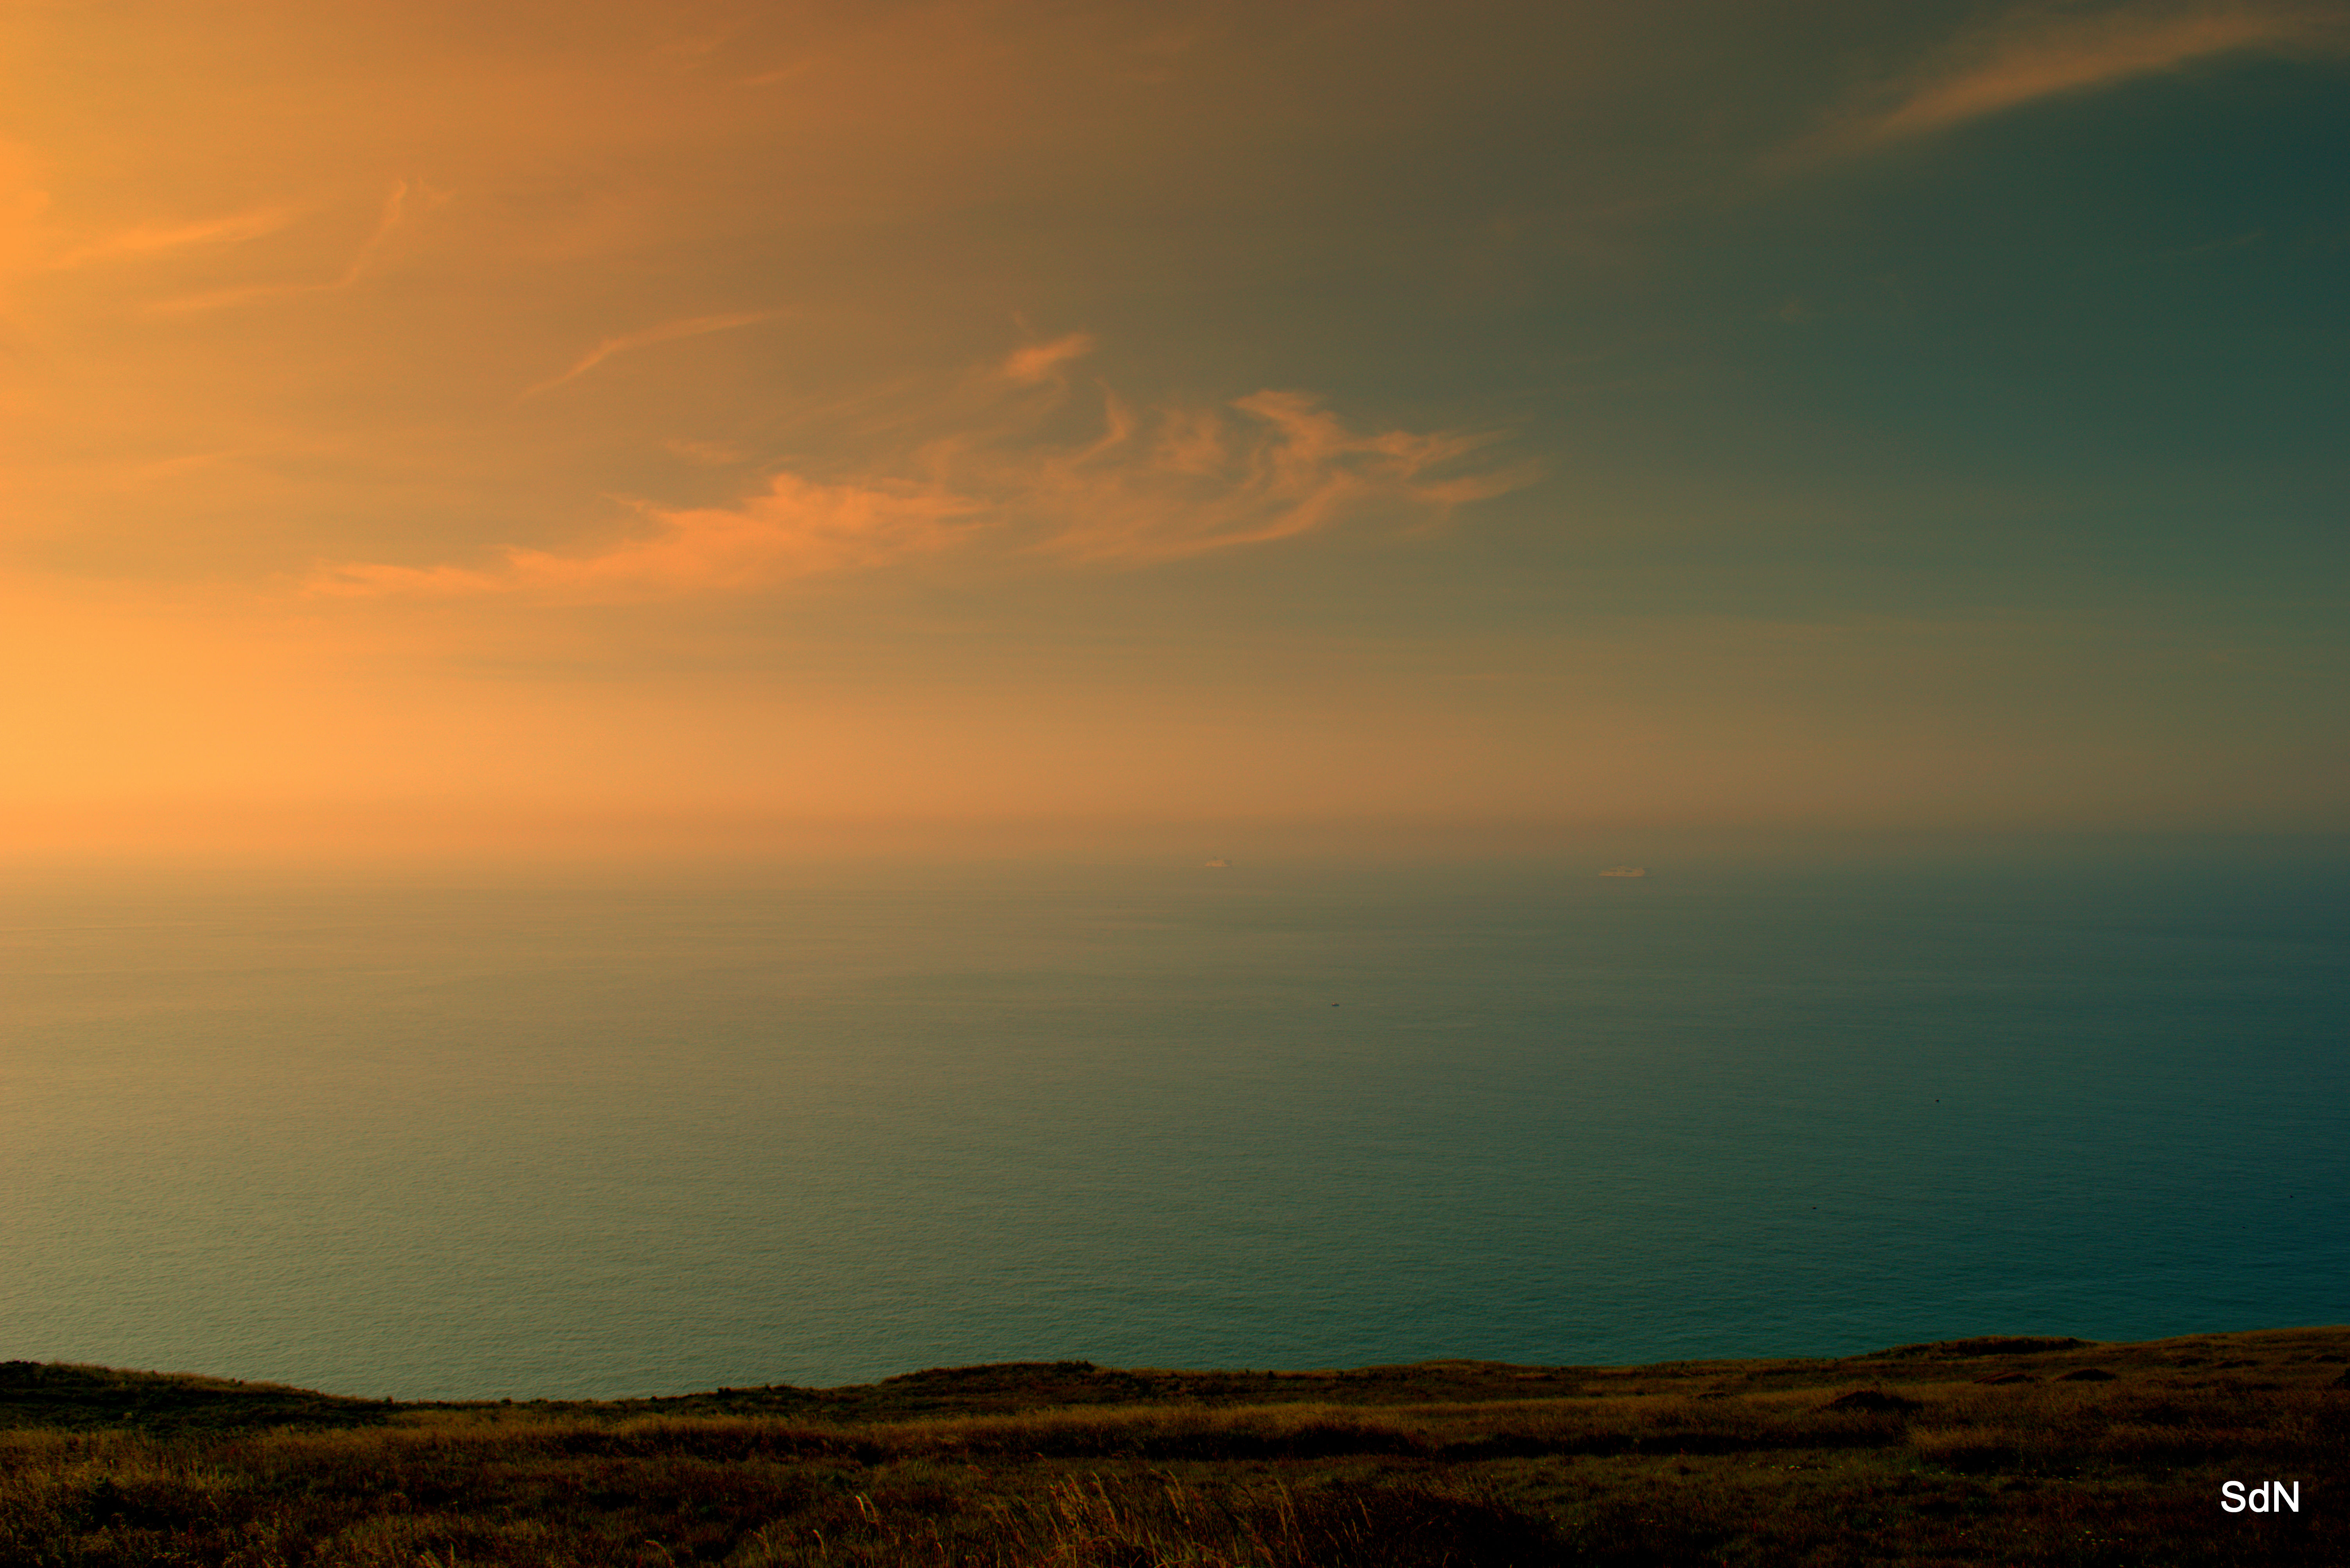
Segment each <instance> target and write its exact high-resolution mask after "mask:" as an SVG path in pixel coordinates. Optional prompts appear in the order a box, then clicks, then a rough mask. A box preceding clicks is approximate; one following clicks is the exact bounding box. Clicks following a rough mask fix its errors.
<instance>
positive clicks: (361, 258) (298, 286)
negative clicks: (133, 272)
mask: <svg viewBox="0 0 2350 1568" xmlns="http://www.w3.org/2000/svg"><path fill="white" fill-rule="evenodd" d="M411 194H414V195H421V196H423V197H424V198H426V199H427V201H428V202H429V204H432V205H435V206H437V205H439V204H440V203H441V202H445V201H447V200H448V193H447V192H440V191H432V190H430V189H426V188H423V187H415V188H411V186H410V185H409V183H408V182H407V181H405V180H402V181H400V182H397V183H395V184H394V185H393V186H392V188H391V190H390V193H388V194H387V195H386V196H385V197H384V199H383V207H382V209H381V211H380V214H379V215H378V217H377V219H376V225H375V227H374V228H373V229H372V230H371V231H369V234H368V237H367V238H366V239H364V240H362V241H360V242H359V249H358V250H356V251H354V252H353V253H351V259H350V261H349V262H348V264H347V265H345V266H344V268H343V270H342V271H341V272H339V273H338V274H337V275H335V276H333V277H331V278H328V279H327V280H326V281H325V282H323V283H263V284H247V285H244V286H239V287H236V288H223V289H215V290H213V291H212V292H211V293H208V294H193V295H187V296H182V297H181V298H178V299H168V300H164V301H162V302H161V303H160V304H157V305H154V306H150V307H149V308H150V309H151V310H153V311H155V312H157V313H158V314H161V315H179V314H182V313H186V312H190V311H199V310H219V309H223V308H225V307H227V306H236V305H245V304H249V303H251V302H252V301H254V300H256V299H271V298H277V297H282V296H286V295H298V294H331V293H334V292H336V291H338V290H340V289H346V288H349V287H352V286H354V285H356V284H358V283H359V280H360V279H362V278H363V277H365V276H366V275H367V273H368V268H369V265H370V264H371V263H372V262H373V261H374V260H375V257H376V254H377V253H378V252H380V251H381V250H382V249H383V245H384V242H385V241H387V240H389V239H390V237H391V235H392V233H393V231H394V230H396V229H398V228H399V227H400V224H401V223H403V222H404V221H405V220H406V218H407V215H408V200H409V197H410V196H411ZM261 232H263V233H265V232H267V231H261ZM238 237H242V238H252V237H255V236H253V235H243V236H238ZM188 243H201V242H188Z"/></svg>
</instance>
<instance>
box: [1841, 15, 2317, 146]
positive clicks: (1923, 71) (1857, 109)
mask: <svg viewBox="0 0 2350 1568" xmlns="http://www.w3.org/2000/svg"><path fill="white" fill-rule="evenodd" d="M2345 50H2350V16H2345V13H2344V12H2342V11H2341V10H2340V9H2339V8H2336V7H2332V6H2315V5H2297V4H2291V3H2286V4H2273V3H2271V4H2263V3H2261V0H2223V3H2220V4H2210V3H2208V0H2206V3H2202V4H2191V3H2190V4H2150V5H2149V4H2139V5H2117V6H2108V7H2106V8H2103V9H2098V10H2093V11H2085V10H2083V9H2081V8H2079V7H2076V6H2063V7H2058V6H2052V5H2025V6H2022V7H2019V8H2016V9H2013V10H2011V11H2009V12H2007V13H2005V14H2004V15H2002V16H1999V17H1997V18H1995V19H1994V20H1992V21H1991V22H1989V23H1988V24H1985V25H1982V26H1977V27H1974V28H1971V29H1970V30H1969V31H1967V32H1965V33H1963V34H1961V35H1960V36H1958V37H1957V38H1955V39H1953V40H1952V41H1951V42H1950V44H1949V45H1948V46H1947V47H1944V48H1943V49H1941V50H1940V51H1939V52H1938V53H1936V54H1935V55H1934V56H1933V57H1931V58H1929V60H1928V61H1926V62H1925V63H1924V64H1923V65H1921V66H1920V67H1918V69H1916V70H1914V71H1911V72H1909V73H1908V74H1906V75H1904V76H1902V77H1899V78H1896V79H1894V80H1892V81H1889V82H1887V83H1885V84H1882V85H1881V86H1880V87H1879V88H1877V89H1875V90H1874V91H1872V92H1871V93H1870V94H1868V95H1867V96H1866V99H1865V100H1864V101H1862V102H1860V103H1856V104H1853V105H1848V106H1846V108H1845V109H1842V110H1841V111H1839V112H1838V113H1837V114H1836V115H1835V117H1833V119H1831V120H1830V122H1829V123H1828V124H1827V125H1826V126H1825V128H1824V129H1823V130H1821V131H1820V132H1819V133H1818V134H1817V135H1815V136H1814V137H1813V138H1811V139H1810V140H1807V141H1806V142H1805V143H1804V144H1803V146H1802V147H1801V148H1800V149H1798V150H1797V155H1798V156H1799V157H1819V156H1835V155H1840V154H1846V155H1848V154H1851V153H1855V152H1860V151H1867V150H1869V149H1871V148H1875V147H1881V146H1885V145H1888V144H1890V143H1894V142H1898V141H1904V140H1909V139H1911V138H1914V137H1919V136H1925V135H1930V134H1932V133H1934V132H1936V131H1940V130H1949V129H1950V128H1952V127H1955V126H1959V125H1962V124H1965V123H1967V122H1969V121H1971V120H1976V119H1982V118H1984V117H1986V116H1989V115H1994V114H1999V113H2002V112H2003V111H2005V110H2008V109H2016V108H2020V107H2022V105H2024V104H2028V103H2033V102H2036V101H2038V100H2040V99H2048V98H2054V97H2057V96H2059V95H2062V94H2069V93H2082V92H2092V91H2095V90H2097V89H2099V88H2108V87H2113V86H2116V85H2118V84H2120V83H2122V82H2126V81H2130V80H2133V79H2136V78H2140V77H2146V76H2151V75H2155V74H2158V73H2159V72H2163V71H2170V70H2177V69H2179V68H2181V67H2187V66H2190V65H2193V64H2195V63H2196V62H2198V61H2201V60H2207V59H2212V58H2216V57H2221V56H2226V55H2233V54H2245V53H2270V54H2339V53H2343V52H2345Z"/></svg>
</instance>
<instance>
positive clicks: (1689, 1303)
mask: <svg viewBox="0 0 2350 1568" xmlns="http://www.w3.org/2000/svg"><path fill="white" fill-rule="evenodd" d="M2345 895H2350V875H2345V872H2344V869H2343V867H2342V866H2341V864H2340V862H2339V861H2332V862H2323V863H2307V864H2303V863H2295V862H2293V861H2292V860H2290V859H2289V858H2288V859H2284V860H2271V861H2269V862H2265V863H2261V864H2253V863H2250V862H2244V861H2240V860H2235V859H2230V858H2228V857H2216V858H2208V859H2206V860H2204V861H2202V862H2198V863H2189V862H2187V861H2183V860H2178V859H2171V860H2164V861H2159V862H2156V861H2151V860H2149V861H2147V862H2145V863H2127V862H2119V861H2115V860H2112V859H2110V858H2109V859H2107V860H2106V861H2101V862H2096V863H2082V864H2074V865H2067V866H2064V867H2056V866H2053V865H2049V864H2044V863H2042V862H2039V861H2035V860H2033V859H2030V858H2024V859H2021V860H2012V861H2009V862H2006V863H2003V864H2002V865H1999V866H1992V867H1982V866H1977V867H1969V866H1966V865H1964V864H1960V863H1947V862H1946V863H1942V864H1939V865H1933V866H1927V865H1915V866H1901V865H1887V864H1877V865H1873V866H1867V867H1826V868H1822V867H1795V868H1789V867H1781V868H1778V869H1772V868H1769V867H1754V866H1745V867H1738V866H1716V867H1707V866H1702V865H1693V866H1681V867H1652V874H1651V875H1650V876H1649V877H1647V878H1644V879H1640V880H1631V879H1601V878H1599V877H1595V876H1593V875H1591V868H1590V867H1517V868H1508V867H1385V868H1378V867H1373V868H1358V869H1353V870H1347V869H1339V868H1332V867H1282V866H1271V865H1268V866H1252V865H1245V864H1244V865H1241V866H1236V867H1232V868H1230V869H1225V870H1209V869H1205V868H1202V867H1197V866H1196V865H1180V866H1157V867H978V868H973V867H961V868H934V869H921V868H910V867H893V868H887V869H872V868H868V869H862V870H858V869H833V870H805V869H804V870H796V871H784V870H778V871H774V872H771V873H747V872H746V873H741V874H738V875H736V876H734V877H731V878H727V879H724V880H723V881H722V880H719V879H715V878H712V877H689V876H687V875H686V874H684V873H682V872H681V873H678V874H676V875H674V876H670V877H661V876H655V875H650V874H639V875H634V876H631V877H625V878H623V877H619V876H617V875H616V876H614V877H610V878H608V879H606V880H604V881H600V882H599V881H597V880H595V879H593V878H589V877H585V876H584V875H578V876H575V877H572V878H570V879H569V880H567V881H560V882H558V881H556V880H553V879H547V880H544V881H542V882H540V883H537V884H536V885H534V884H531V883H528V882H525V881H521V880H516V879H512V878H508V879H506V880H504V881H491V880H488V879H484V880H481V881H479V882H478V883H474V884H468V883H467V882H465V881H464V880H463V879H462V878H457V877H446V878H442V880H440V881H438V882H428V881H425V880H421V879H417V878H411V879H408V880H406V881H393V880H390V879H375V880H369V879H366V878H358V877H354V878H349V879H346V880H342V881H337V880H335V879H332V878H326V877H312V878H310V879H307V880H301V879H290V878H280V879H276V880H270V879H266V878H261V877H244V878H237V877H226V876H213V877H195V876H192V875H189V876H182V877H165V876H161V875H160V874H159V875H154V876H147V877H136V876H130V875H127V874H116V875H112V876H109V877H94V876H93V877H68V876H64V875H62V874H52V875H47V876H44V877H34V876H31V875H23V876H18V877H15V878H13V880H12V881H11V882H10V883H9V885H8V887H7V889H6V893H5V901H4V902H0V975H5V1020H6V1022H5V1040H0V1125H5V1128H6V1137H5V1139H0V1192H5V1195H6V1196H5V1203H4V1204H0V1251H5V1269H0V1356H4V1357H18V1356H21V1357H30V1358H34V1359H43V1360H47V1359H69V1360H82V1361H96V1362H104V1363H109V1364H112V1365H117V1366H152V1367H159V1368H170V1369H182V1370H199V1371H205V1372H212V1373H217V1374H222V1375H225V1376H241V1377H250V1378H270V1379H276V1380H279V1381H285V1382H291V1383H296V1384H301V1385H306V1386H315V1387H319V1388H326V1389H330V1390H336V1391H340V1392H347V1393H354V1394H366V1395H393V1396H397V1397H408V1398H415V1397H457V1396H464V1397H497V1396H502V1395H512V1396H516V1397H525V1396H550V1397H552V1396H613V1395H623V1394H643V1393H656V1392H681V1391H684V1390H688V1389H693V1388H702V1387H711V1386H723V1385H746V1384H758V1383H766V1382H775V1381H788V1382H795V1383H838V1382H846V1381H852V1380H861V1379H866V1378H870V1377H875V1376H886V1375H888V1374H891V1373H897V1372H903V1371H908V1370H911V1369H914V1368H917V1367H921V1366H939V1365H951V1364H959V1363H968V1362H979V1361H989V1360H1004V1359H1025V1358H1037V1357H1063V1356H1067V1357H1082V1358H1085V1359H1087V1360H1092V1361H1097V1362H1100V1363H1104V1364H1115V1365H1149V1366H1348V1365H1362V1364H1367V1363H1377V1362H1392V1361H1404V1360H1413V1359H1419V1358H1423V1357H1430V1356H1476V1357H1494V1358H1501V1359H1507V1360H1512V1361H1522V1362H1545V1363H1560V1362H1580V1363H1590V1362H1600V1363H1607V1362H1631V1361H1648V1360H1655V1359H1660V1358H1666V1357H1679V1356H1702V1355H1749V1354H1839V1353H1847V1352H1854V1351H1860V1350H1866V1349H1871V1348H1876V1347H1878V1346H1882V1345H1890V1344H1896V1343H1900V1342H1904V1341H1911V1340H1919V1339H1929V1338H1943V1337H1949V1336H1953V1335H1960V1334H1985V1333H2033V1334H2043V1333H2044V1334H2081V1335H2084V1336H2086V1337H2091V1338H2101V1339H2117V1338H2137V1337H2146V1336H2152V1335H2158V1334H2177V1333H2188V1332H2194V1331H2202V1330H2215V1329H2240V1328H2259V1327H2271V1326H2282V1325H2286V1324H2310V1323H2322V1322H2334V1323H2339V1322H2343V1321H2345V1320H2350V1058H2345V1051H2344V1045H2345V1001H2350V979H2346V978H2345V952H2350V941H2345V937H2350V897H2345Z"/></svg>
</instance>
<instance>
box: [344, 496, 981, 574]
mask: <svg viewBox="0 0 2350 1568" xmlns="http://www.w3.org/2000/svg"><path fill="white" fill-rule="evenodd" d="M982 509H983V504H982V503H979V502H976V501H973V500H972V499H970V498H968V497H965V496H961V495H956V494H953V493H949V492H946V491H942V490H939V489H936V488H931V487H922V486H917V485H910V484H900V485H889V484H858V483H850V484H824V483H817V482H815V481H812V480H806V479H802V478H800V477H799V476H798V475H796V474H789V473H782V474H777V475H775V478H774V480H773V481H772V482H770V483H769V485H768V489H767V493H765V494H764V495H755V496H753V497H751V498H749V499H748V500H746V501H744V502H743V503H742V504H739V505H737V506H733V507H707V508H700V509H694V510H687V511H661V510H660V509H658V508H652V507H647V508H646V509H645V511H646V514H647V515H648V516H649V517H650V519H651V521H652V523H653V524H654V530H655V531H654V532H653V533H652V534H650V535H647V536H644V537H641V538H635V539H624V540H622V541H621V542H619V544H617V545H612V546H610V547H609V548H608V549H604V550H600V551H595V552H591V553H589V554H587V555H579V556H559V555H556V554H553V553H552V552H549V551H546V550H525V549H519V548H510V549H508V550H506V551H505V552H504V557H505V558H504V561H503V562H501V563H500V564H499V565H497V566H493V567H487V568H469V567H463V566H429V567H423V568H418V567H411V566H383V565H377V564H372V563H353V564H348V565H344V566H332V567H328V568H327V569H325V570H323V571H321V572H320V573H319V574H318V575H317V576H315V577H314V578H313V579H312V581H311V583H310V588H311V591H313V592H315V593H321V594H328V595H341V596H347V597H372V596H380V595H422V596H427V597H475V596H480V595H485V594H513V595H521V596H524V597H533V598H551V599H557V600H566V601H582V602H598V601H607V600H614V599H638V598H662V597H678V596H683V595H692V594H711V593H732V592H742V591H744V590H747V589H754V588H762V587H770V586H772V585H774V584H775V583H779V582H785V581H788V580H790V579H792V578H795V577H805V576H815V575H816V574H819V573H825V572H838V571H845V570H851V569H854V568H857V567H861V566H881V565H884V564H887V563H889V562H891V561H897V560H902V559H905V558H907V557H909V556H918V555H925V554H929V553H931V552H934V551H937V550H941V549H943V548H945V547H946V546H947V545H951V544H953V543H955V542H956V541H957V540H958V539H959V538H960V537H961V536H962V535H964V534H965V533H967V532H968V531H969V529H970V528H971V526H972V524H971V522H970V521H969V520H970V519H971V517H972V514H974V513H977V512H979V511H981V510H982Z"/></svg>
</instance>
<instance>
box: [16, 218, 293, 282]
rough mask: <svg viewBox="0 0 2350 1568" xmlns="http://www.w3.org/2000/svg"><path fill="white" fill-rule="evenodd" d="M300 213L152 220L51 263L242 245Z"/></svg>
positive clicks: (71, 263) (82, 246)
mask: <svg viewBox="0 0 2350 1568" xmlns="http://www.w3.org/2000/svg"><path fill="white" fill-rule="evenodd" d="M300 215H301V210H300V209H299V208H296V207H283V206H281V207H254V208H250V209H248V210H246V211H244V212H242V213H229V214H227V215H226V216H224V217H218V218H203V219H200V220H198V221H196V222H194V223H150V224H141V225H139V226H137V227H134V228H129V229H124V230H121V231H120V232H118V233H116V234H108V235H106V236H105V237H104V238H102V239H96V240H92V241H89V242H88V244H80V245H76V246H74V247H73V248H72V249H70V250H68V251H67V252H65V253H64V254H61V255H59V256H58V257H57V259H56V260H55V261H54V262H52V263H51V264H50V265H52V266H55V267H57V268H58V269H60V270H66V269H70V268H73V267H78V266H86V265H89V264H90V263H92V262H102V261H114V260H119V259H128V258H131V257H137V256H145V255H153V254H159V253H162V252H169V251H179V250H186V249H189V248H191V247H194V246H202V245H231V244H244V242H245V241H247V240H257V239H260V238H261V237H263V236H264V235H265V234H276V232H277V231H278V230H280V229H282V228H284V227H286V224H288V223H292V222H293V221H294V220H295V219H296V218H297V217H299V216H300Z"/></svg>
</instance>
